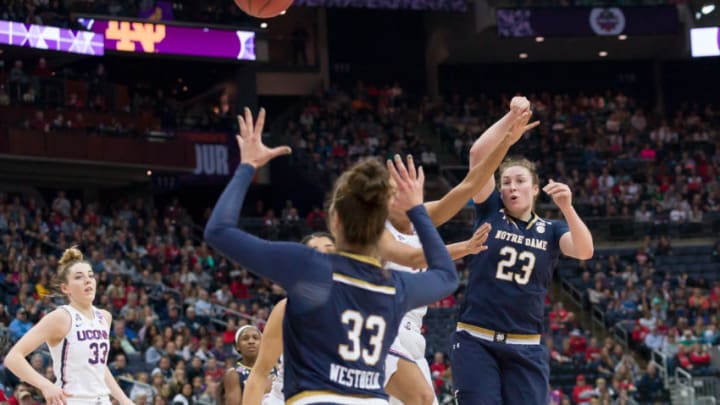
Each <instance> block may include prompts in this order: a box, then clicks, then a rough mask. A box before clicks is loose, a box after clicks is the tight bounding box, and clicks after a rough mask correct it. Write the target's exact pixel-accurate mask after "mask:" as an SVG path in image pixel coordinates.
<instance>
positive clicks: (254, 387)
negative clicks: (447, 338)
mask: <svg viewBox="0 0 720 405" xmlns="http://www.w3.org/2000/svg"><path fill="white" fill-rule="evenodd" d="M529 117H530V114H529V113H528V114H525V115H523V116H521V117H520V118H519V122H518V124H517V125H516V126H515V127H516V128H518V129H520V130H522V131H523V132H525V131H527V130H530V129H532V128H534V127H536V126H537V125H538V124H539V123H538V122H535V123H532V124H530V125H528V124H527V123H528V120H529ZM510 139H519V136H517V135H516V136H515V137H514V138H510V137H508V141H507V142H501V143H500V144H499V145H498V146H497V148H496V149H495V150H494V151H493V153H491V154H490V155H489V157H488V158H487V159H486V160H485V161H484V162H483V163H482V164H479V165H476V166H475V167H474V168H473V169H472V170H471V171H470V172H469V173H468V175H467V176H466V177H465V179H463V181H462V182H461V183H460V184H459V185H457V186H456V187H455V188H453V189H452V190H451V191H450V192H449V193H448V194H447V195H446V196H444V197H443V198H442V199H441V200H439V201H430V202H426V203H425V207H426V208H427V209H428V214H429V215H430V218H431V220H432V221H433V223H434V224H435V225H436V226H440V225H442V224H443V223H445V222H446V221H447V220H449V219H450V218H451V217H453V216H454V215H455V214H456V213H457V212H458V211H460V209H462V208H463V207H464V206H465V204H466V202H467V201H468V200H469V199H470V198H472V195H473V192H474V190H476V189H477V188H479V187H480V186H481V185H483V184H485V183H486V182H487V180H488V179H489V178H490V177H491V176H492V174H493V172H494V171H495V169H496V168H497V166H498V165H499V164H500V162H501V160H502V158H503V157H504V156H505V154H506V153H507V150H508V148H509V147H510V146H511V145H512V143H511V142H509V140H510ZM396 164H397V165H398V166H399V167H403V163H402V161H401V160H397V161H396ZM385 225H386V226H385V228H386V229H385V231H384V233H383V236H382V239H381V241H380V246H379V247H380V252H381V253H380V255H381V256H382V257H383V258H391V259H392V260H396V261H397V263H393V262H386V263H385V268H386V269H391V270H400V271H408V272H416V271H418V270H415V269H416V268H418V267H425V265H426V264H425V259H424V257H422V245H421V244H420V241H419V239H418V236H417V234H415V233H414V230H413V227H412V224H411V223H410V219H409V218H408V217H407V215H405V214H404V212H402V210H397V209H393V208H392V207H391V210H390V216H389V220H388V221H386V223H385ZM398 229H401V230H402V232H401V231H398ZM489 231H490V227H489V226H486V227H480V228H479V229H478V230H477V231H476V232H475V233H474V235H473V237H472V238H470V239H469V240H467V241H465V242H460V243H455V244H452V245H448V246H447V248H448V251H449V252H450V255H451V257H452V258H453V259H454V260H457V259H459V258H462V257H464V256H466V255H469V254H476V253H479V252H481V251H482V250H484V248H485V246H484V243H485V240H486V238H487V234H488V232H489ZM329 236H330V235H326V234H321V233H319V234H312V235H309V236H307V237H305V238H304V239H303V240H302V241H301V243H303V244H305V245H308V246H310V247H313V248H315V249H318V250H320V251H324V252H328V251H329V250H330V249H334V243H333V241H332V240H331V239H330V238H329ZM330 237H331V236H330ZM320 246H323V247H324V248H325V249H327V250H323V249H322V248H320ZM399 263H402V264H399ZM411 266H414V267H411ZM285 304H286V303H285V300H282V301H281V302H279V303H278V305H276V307H275V308H273V311H272V313H271V314H270V317H269V318H268V324H267V325H266V327H265V337H264V339H263V344H262V346H261V348H260V355H259V357H258V363H256V367H255V368H254V371H253V372H252V373H251V376H250V379H251V380H252V381H251V382H249V383H248V384H247V386H248V387H249V389H247V390H246V391H245V400H246V403H247V404H248V405H257V404H260V402H261V401H260V398H262V394H263V393H264V391H263V390H262V387H263V386H264V382H265V376H267V375H268V374H269V373H270V372H271V370H272V368H273V366H274V365H276V363H277V362H278V359H280V362H282V357H281V354H282V319H283V316H284V311H285ZM426 312H427V308H426V307H422V308H419V309H414V310H412V311H410V312H408V314H406V316H405V318H404V319H403V321H402V323H401V327H400V329H399V332H398V338H396V339H395V341H394V342H393V345H392V346H391V348H390V353H389V354H388V356H387V358H386V365H385V366H386V369H385V373H386V374H385V392H387V393H389V394H391V398H390V401H391V403H392V402H393V401H394V403H398V402H400V403H405V404H417V405H423V404H431V403H437V400H436V398H435V393H434V391H433V389H432V380H431V376H430V367H429V365H428V364H427V360H426V359H425V338H424V337H423V336H422V334H421V333H420V330H421V328H422V318H423V316H424V315H425V313H426ZM273 320H274V321H275V322H273ZM275 324H277V332H276V331H275ZM403 342H404V343H403ZM278 376H279V378H278ZM283 401H284V398H283V396H282V371H281V370H279V371H278V375H276V376H275V378H274V380H273V385H272V390H271V392H270V393H269V394H268V395H267V396H265V399H264V400H263V401H262V403H263V405H274V404H282V403H284V402H283Z"/></svg>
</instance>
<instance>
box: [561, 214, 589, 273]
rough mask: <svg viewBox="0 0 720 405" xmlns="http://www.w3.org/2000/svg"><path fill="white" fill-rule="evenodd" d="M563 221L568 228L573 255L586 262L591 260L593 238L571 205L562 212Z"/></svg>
mask: <svg viewBox="0 0 720 405" xmlns="http://www.w3.org/2000/svg"><path fill="white" fill-rule="evenodd" d="M562 213H563V216H564V217H565V221H566V222H567V224H568V228H570V238H571V239H572V242H573V250H574V252H573V254H574V257H575V258H576V259H580V260H587V259H590V258H592V256H593V251H594V246H593V237H592V234H591V233H590V229H588V227H587V225H585V222H583V220H582V219H581V218H580V216H579V215H578V213H577V211H575V208H574V207H573V206H572V205H571V206H570V207H569V208H566V209H564V210H562Z"/></svg>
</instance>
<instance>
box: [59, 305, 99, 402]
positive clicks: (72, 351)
mask: <svg viewBox="0 0 720 405" xmlns="http://www.w3.org/2000/svg"><path fill="white" fill-rule="evenodd" d="M62 308H63V309H65V310H66V311H67V312H68V313H69V314H70V318H71V326H70V331H69V332H68V334H67V335H66V336H65V339H63V340H62V341H61V342H60V343H59V344H58V345H56V346H53V347H50V354H51V356H52V362H53V372H54V373H55V378H56V381H55V384H56V385H58V386H59V387H61V388H63V389H64V390H65V391H66V392H68V393H70V394H72V395H73V398H80V399H84V398H88V399H89V398H92V399H96V398H97V397H102V396H106V395H109V394H110V390H109V389H108V387H107V385H106V384H105V368H106V366H107V358H108V354H109V351H110V324H109V322H108V321H109V320H108V319H106V318H105V316H104V315H103V314H102V312H101V311H100V310H98V309H97V308H95V307H93V314H94V315H95V318H94V319H88V318H86V317H85V316H84V315H83V314H81V313H80V312H79V311H78V310H76V309H75V308H73V307H71V306H70V305H64V306H62Z"/></svg>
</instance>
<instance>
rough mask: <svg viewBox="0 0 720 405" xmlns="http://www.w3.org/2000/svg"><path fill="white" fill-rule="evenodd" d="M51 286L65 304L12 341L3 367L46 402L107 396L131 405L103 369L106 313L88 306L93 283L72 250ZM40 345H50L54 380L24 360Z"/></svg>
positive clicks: (89, 402)
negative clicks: (64, 298) (60, 294)
mask: <svg viewBox="0 0 720 405" xmlns="http://www.w3.org/2000/svg"><path fill="white" fill-rule="evenodd" d="M56 285H57V287H58V289H59V290H60V291H61V292H62V293H63V294H64V295H65V296H66V297H67V298H68V300H69V302H70V303H69V305H64V306H62V307H60V308H57V309H56V310H54V311H52V312H50V313H49V314H47V315H46V316H44V317H43V318H42V319H41V320H40V322H38V323H37V324H36V325H35V326H33V327H32V329H30V330H29V331H28V332H27V333H26V334H25V335H24V336H23V337H22V338H21V339H20V340H18V342H17V343H16V344H15V346H13V347H12V349H10V351H9V352H8V354H7V356H6V357H5V366H6V367H7V368H8V369H10V371H12V372H13V373H14V374H15V375H16V376H18V377H19V378H20V379H21V380H23V381H25V382H27V383H29V384H31V385H33V386H35V387H36V388H38V389H39V390H40V391H41V392H42V395H43V397H44V398H45V401H46V402H47V405H110V398H109V395H112V396H113V397H114V398H115V399H116V400H118V402H119V403H120V405H132V401H130V399H129V398H128V397H127V396H126V395H125V393H123V391H122V389H120V386H119V385H118V384H117V382H116V381H115V379H114V378H113V376H112V374H110V370H109V369H108V367H107V360H108V359H107V355H108V351H109V349H110V344H109V337H110V325H111V323H112V316H111V315H110V313H109V312H107V311H105V310H101V309H97V308H95V307H94V306H93V305H92V303H93V301H94V299H95V287H96V281H95V277H94V275H93V271H92V268H91V267H90V264H89V263H88V262H87V261H86V260H84V259H83V255H82V253H81V252H80V251H79V250H78V249H76V248H70V249H67V250H66V251H65V252H64V253H63V256H62V258H61V259H60V261H59V267H58V272H57V281H56ZM43 343H47V345H48V347H50V353H51V356H52V360H53V370H54V373H55V377H56V381H55V382H54V383H53V382H52V381H49V380H48V379H47V378H45V377H44V376H42V375H41V374H39V373H38V372H37V371H35V370H34V369H33V368H32V366H31V365H30V363H28V362H27V360H26V359H25V358H26V356H28V355H29V354H30V353H32V352H33V351H35V350H36V349H37V348H38V347H40V345H42V344H43Z"/></svg>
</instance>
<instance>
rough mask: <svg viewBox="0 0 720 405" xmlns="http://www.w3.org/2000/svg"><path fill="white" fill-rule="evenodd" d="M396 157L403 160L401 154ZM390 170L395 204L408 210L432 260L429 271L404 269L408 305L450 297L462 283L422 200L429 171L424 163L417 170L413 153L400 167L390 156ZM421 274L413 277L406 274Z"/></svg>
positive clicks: (421, 304) (409, 306)
mask: <svg viewBox="0 0 720 405" xmlns="http://www.w3.org/2000/svg"><path fill="white" fill-rule="evenodd" d="M395 160H396V161H398V160H401V159H400V157H399V156H396V157H395ZM387 166H388V170H389V171H390V174H391V175H392V177H393V179H394V180H395V184H396V185H397V195H396V197H395V204H397V206H398V208H400V209H403V210H407V216H408V218H410V221H411V222H412V224H413V226H414V227H415V231H416V232H417V234H418V237H419V238H420V242H421V243H422V245H423V253H424V254H425V261H426V262H427V264H428V271H426V272H424V273H421V274H414V273H400V274H398V275H399V276H401V280H404V284H405V288H406V292H407V301H406V303H405V304H406V309H407V310H410V309H412V308H417V307H421V306H423V305H429V304H432V303H433V302H435V301H437V300H439V299H441V298H444V297H446V296H447V295H448V294H450V293H452V292H453V291H455V289H457V287H458V276H457V272H456V271H455V265H454V264H453V261H452V259H451V258H450V254H449V253H448V251H447V249H446V248H445V245H444V244H443V241H442V239H441V238H440V234H439V233H438V231H437V229H436V228H435V226H434V225H433V224H432V221H431V220H430V217H429V216H428V215H427V210H426V209H425V206H424V205H423V204H422V193H423V184H424V182H425V175H424V174H423V170H422V167H420V168H419V169H418V170H415V164H414V163H413V159H412V157H409V158H408V162H407V168H406V167H405V166H404V165H399V166H398V167H397V168H396V166H395V164H393V162H391V161H390V160H388V162H387ZM408 275H410V276H418V277H417V278H416V279H412V280H409V279H407V277H405V276H408Z"/></svg>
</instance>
